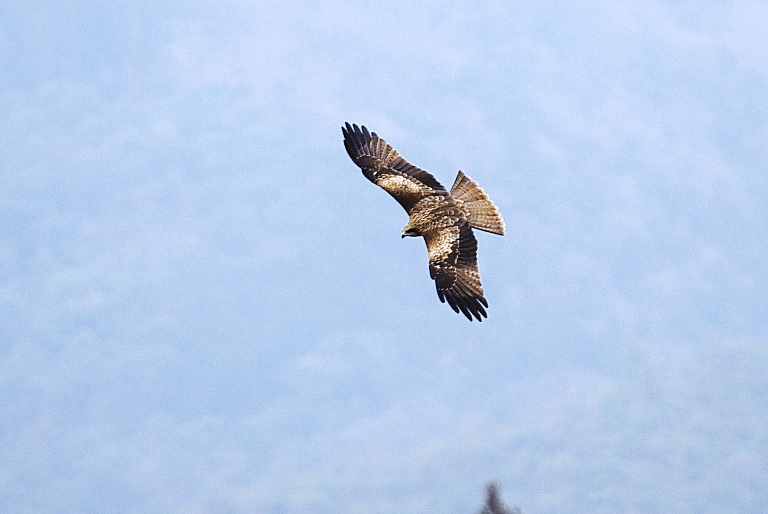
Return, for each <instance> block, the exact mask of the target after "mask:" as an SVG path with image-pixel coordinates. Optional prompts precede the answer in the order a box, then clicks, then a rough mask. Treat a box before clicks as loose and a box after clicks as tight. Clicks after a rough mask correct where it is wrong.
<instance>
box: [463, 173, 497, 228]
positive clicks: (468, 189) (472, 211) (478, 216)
mask: <svg viewBox="0 0 768 514" xmlns="http://www.w3.org/2000/svg"><path fill="white" fill-rule="evenodd" d="M451 196H452V197H453V198H454V200H460V201H461V202H462V203H463V204H464V206H465V207H466V208H467V210H468V211H469V224H470V225H471V226H472V227H473V228H477V229H480V230H485V231H486V232H491V233H493V234H499V235H500V236H503V235H504V228H505V225H504V220H503V219H502V218H501V214H499V210H498V209H497V208H496V206H495V205H493V202H492V201H491V199H490V198H488V195H487V194H485V192H484V191H483V190H482V189H480V186H478V185H477V182H475V181H473V180H472V179H471V178H469V177H468V176H466V175H465V174H464V172H463V171H459V174H458V175H457V176H456V182H454V183H453V187H452V188H451Z"/></svg>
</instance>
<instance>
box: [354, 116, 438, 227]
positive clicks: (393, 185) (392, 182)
mask: <svg viewBox="0 0 768 514" xmlns="http://www.w3.org/2000/svg"><path fill="white" fill-rule="evenodd" d="M341 132H342V134H344V148H346V150H347V153H348V154H349V156H350V157H351V158H352V160H353V161H354V162H355V164H357V165H358V166H359V167H360V168H361V169H362V170H363V175H365V177H366V178H367V179H368V180H370V181H371V182H373V183H375V184H377V185H378V186H380V187H381V188H382V189H384V190H385V191H386V192H388V193H389V194H390V195H392V196H393V197H394V198H395V200H397V201H398V202H399V203H400V205H402V206H403V208H405V210H406V211H407V212H409V213H410V212H411V209H412V208H413V206H414V205H415V204H416V202H418V201H419V200H421V199H422V198H424V197H426V196H430V195H434V194H445V195H447V194H448V192H447V191H446V189H445V188H444V187H443V186H442V185H441V184H440V182H438V181H437V179H436V178H435V177H434V176H432V174H431V173H429V172H427V171H424V170H422V169H420V168H417V167H416V166H414V165H413V164H411V163H409V162H408V161H406V160H405V159H403V157H402V156H400V154H399V153H397V150H395V149H394V148H393V147H392V146H391V145H390V144H389V143H387V142H386V141H385V140H384V139H382V138H380V137H379V136H377V135H376V133H375V132H368V129H367V128H366V127H365V126H364V125H363V126H361V127H358V126H357V125H355V124H353V125H350V124H349V123H346V124H345V126H344V127H342V128H341Z"/></svg>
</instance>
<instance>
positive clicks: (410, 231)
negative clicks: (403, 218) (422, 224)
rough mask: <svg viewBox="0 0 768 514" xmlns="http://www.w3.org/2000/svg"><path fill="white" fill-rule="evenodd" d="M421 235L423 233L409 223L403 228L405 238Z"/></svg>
mask: <svg viewBox="0 0 768 514" xmlns="http://www.w3.org/2000/svg"><path fill="white" fill-rule="evenodd" d="M420 235H421V234H420V233H419V231H418V230H416V229H415V228H413V227H409V226H408V225H406V226H405V228H404V229H403V235H402V237H403V238H405V237H406V236H407V237H419V236H420Z"/></svg>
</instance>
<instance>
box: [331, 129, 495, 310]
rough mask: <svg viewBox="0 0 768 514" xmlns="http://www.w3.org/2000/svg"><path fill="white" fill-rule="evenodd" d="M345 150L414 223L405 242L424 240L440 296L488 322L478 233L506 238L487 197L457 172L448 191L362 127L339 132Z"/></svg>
mask: <svg viewBox="0 0 768 514" xmlns="http://www.w3.org/2000/svg"><path fill="white" fill-rule="evenodd" d="M341 132H342V133H343V135H344V147H345V148H346V149H347V153H348V154H349V156H350V157H351V158H352V160H353V161H354V162H355V164H357V165H358V166H359V167H360V168H361V169H362V170H363V175H365V177H366V178H367V179H368V180H370V181H371V182H373V183H374V184H376V185H378V186H379V187H381V188H382V189H384V190H385V191H386V192H387V193H389V194H390V195H392V196H393V197H394V198H395V200H397V201H398V202H399V203H400V205H402V206H403V208H404V209H405V210H406V212H407V213H408V215H409V216H410V219H409V220H408V224H407V225H405V228H403V234H402V237H405V236H413V237H419V236H421V237H423V238H424V241H425V242H426V243H427V252H428V253H429V275H430V277H432V279H433V280H434V281H435V287H436V288H437V296H438V297H439V298H440V301H441V302H443V303H445V302H446V301H447V302H448V305H450V306H451V308H452V309H453V310H454V311H455V312H462V313H463V314H464V315H465V316H466V317H467V318H468V319H469V320H470V321H472V317H473V316H474V317H475V318H476V319H477V320H478V321H482V320H483V317H486V318H487V317H488V314H487V313H486V312H485V308H486V307H488V302H487V301H486V300H485V297H484V296H483V287H482V285H481V284H480V272H479V271H478V269H477V240H476V239H475V235H474V234H473V233H472V229H473V228H476V229H479V230H484V231H486V232H491V233H493V234H499V235H504V228H505V227H504V220H503V219H502V218H501V214H499V211H498V210H497V209H496V206H495V205H494V204H493V202H491V200H490V199H489V198H488V195H486V194H485V192H484V191H483V190H482V189H480V186H478V185H477V183H475V182H474V181H473V180H472V179H470V178H469V177H468V176H466V175H465V174H464V172H463V171H459V174H458V176H457V177H456V181H455V182H454V184H453V187H452V188H451V190H450V191H446V189H445V188H444V187H443V186H442V185H440V183H439V182H438V181H437V180H436V179H435V177H433V176H432V175H431V174H430V173H428V172H426V171H424V170H422V169H419V168H417V167H416V166H414V165H413V164H411V163H409V162H408V161H406V160H405V159H403V158H402V157H401V156H400V154H399V153H397V150H395V149H394V148H392V146H390V145H389V144H388V143H387V142H386V141H384V140H383V139H382V138H380V137H379V136H377V135H376V133H375V132H368V129H367V128H365V127H364V126H362V127H358V126H357V125H350V124H349V123H346V124H345V126H344V127H342V128H341Z"/></svg>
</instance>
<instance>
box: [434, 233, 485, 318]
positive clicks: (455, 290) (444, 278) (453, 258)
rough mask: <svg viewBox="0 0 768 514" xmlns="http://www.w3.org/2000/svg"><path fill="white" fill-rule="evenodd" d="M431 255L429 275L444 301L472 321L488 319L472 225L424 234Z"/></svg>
mask: <svg viewBox="0 0 768 514" xmlns="http://www.w3.org/2000/svg"><path fill="white" fill-rule="evenodd" d="M424 240H425V241H426V242H427V251H428V252H429V275H430V276H431V277H432V279H433V280H434V281H435V287H437V296H438V297H439V298H440V301H441V302H443V303H445V302H446V301H447V302H448V305H450V306H451V308H452V309H453V310H454V311H456V312H459V311H461V312H462V313H463V314H464V315H465V316H466V317H467V318H468V319H469V320H470V321H472V316H474V317H475V318H477V321H483V317H486V318H487V317H488V314H486V312H485V308H484V307H488V302H487V301H486V300H485V297H484V296H483V286H482V284H481V283H480V271H479V270H478V268H477V239H475V236H474V234H473V233H472V228H471V227H470V225H469V223H463V224H461V225H452V226H449V227H446V228H443V229H440V230H436V231H433V232H428V233H427V234H424Z"/></svg>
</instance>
